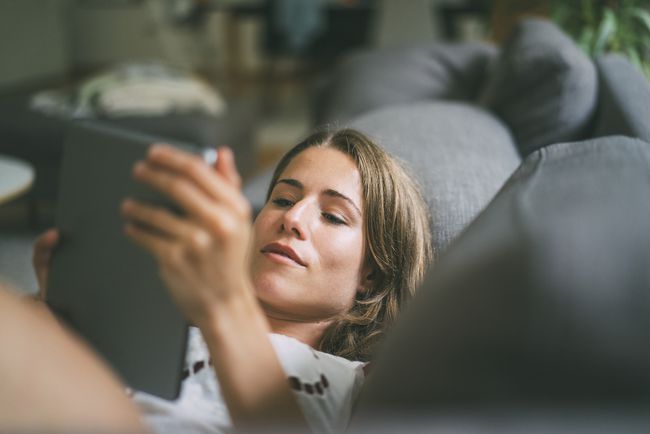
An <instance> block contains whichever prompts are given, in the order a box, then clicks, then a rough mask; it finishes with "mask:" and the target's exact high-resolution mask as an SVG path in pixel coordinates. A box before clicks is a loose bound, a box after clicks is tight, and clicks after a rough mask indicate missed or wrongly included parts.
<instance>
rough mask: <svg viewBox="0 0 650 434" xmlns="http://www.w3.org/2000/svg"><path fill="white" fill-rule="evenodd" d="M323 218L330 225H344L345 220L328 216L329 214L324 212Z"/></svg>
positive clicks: (331, 215)
mask: <svg viewBox="0 0 650 434" xmlns="http://www.w3.org/2000/svg"><path fill="white" fill-rule="evenodd" d="M323 217H325V220H327V221H328V222H330V223H332V224H335V225H344V224H345V220H343V219H341V218H339V217H337V216H335V215H334V214H330V213H327V212H326V213H323Z"/></svg>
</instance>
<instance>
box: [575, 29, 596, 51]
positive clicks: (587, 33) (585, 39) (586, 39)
mask: <svg viewBox="0 0 650 434" xmlns="http://www.w3.org/2000/svg"><path fill="white" fill-rule="evenodd" d="M593 38H594V32H593V31H592V30H591V29H590V28H588V27H585V28H583V29H582V32H581V33H580V37H579V38H578V46H579V47H580V48H581V49H582V51H584V52H585V53H587V54H588V55H593V53H592V51H591V47H592V44H591V41H592V40H593Z"/></svg>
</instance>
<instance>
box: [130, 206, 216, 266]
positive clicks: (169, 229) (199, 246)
mask: <svg viewBox="0 0 650 434" xmlns="http://www.w3.org/2000/svg"><path fill="white" fill-rule="evenodd" d="M122 215H123V216H124V217H125V218H127V219H129V220H130V222H129V223H127V228H126V230H127V234H128V235H130V236H131V235H133V237H132V238H134V240H136V241H137V242H138V244H140V245H141V246H142V247H144V248H146V249H147V250H149V251H150V252H151V253H153V254H154V255H155V256H157V257H158V258H161V259H164V258H167V259H169V258H168V257H169V251H170V250H171V249H182V250H183V251H184V252H186V253H189V254H192V255H200V254H202V253H203V252H205V251H206V250H208V249H209V248H210V247H211V246H212V237H211V236H210V234H209V233H207V232H206V231H205V230H204V229H203V228H202V227H201V226H198V225H196V224H194V223H192V222H191V221H188V220H186V219H183V218H180V217H177V216H175V215H173V214H171V213H170V212H169V211H167V210H165V209H161V208H157V207H153V206H149V205H145V204H142V203H139V202H137V201H135V200H133V199H127V200H125V201H124V202H123V203H122Z"/></svg>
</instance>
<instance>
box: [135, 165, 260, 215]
mask: <svg viewBox="0 0 650 434" xmlns="http://www.w3.org/2000/svg"><path fill="white" fill-rule="evenodd" d="M134 175H135V177H136V178H137V179H138V180H139V181H142V182H145V183H147V184H149V185H150V186H152V187H153V188H155V189H156V190H158V191H161V192H163V193H165V194H166V195H167V196H169V197H170V198H171V199H173V200H174V201H175V202H176V203H177V204H178V205H180V206H181V207H182V208H183V209H184V210H185V211H186V212H187V213H188V214H189V215H191V216H193V217H195V218H197V219H198V220H200V221H203V222H212V221H213V220H214V218H215V210H217V209H219V208H222V207H228V208H229V209H232V210H234V211H235V212H236V213H237V214H238V215H239V216H240V217H242V218H244V217H247V216H248V215H249V213H250V211H249V209H250V206H249V205H248V203H247V202H246V200H245V199H244V198H243V196H241V194H239V192H238V191H236V190H235V189H233V188H232V187H229V186H228V185H227V184H226V183H225V182H223V180H219V182H220V183H221V186H220V187H217V188H216V189H215V191H214V192H213V195H212V197H210V196H208V195H206V193H205V191H204V190H203V189H200V188H197V187H196V185H195V184H194V183H193V182H192V180H190V179H188V178H186V177H184V176H181V175H178V174H176V173H174V172H171V171H169V170H164V169H160V168H158V167H153V166H152V165H151V164H149V163H147V162H139V163H138V164H136V167H135V169H134ZM211 199H212V200H211ZM215 200H216V201H217V202H216V203H215Z"/></svg>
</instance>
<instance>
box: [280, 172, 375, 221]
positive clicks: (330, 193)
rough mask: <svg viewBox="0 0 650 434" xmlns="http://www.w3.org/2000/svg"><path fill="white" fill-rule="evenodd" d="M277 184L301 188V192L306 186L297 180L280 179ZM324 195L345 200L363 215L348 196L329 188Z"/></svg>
mask: <svg viewBox="0 0 650 434" xmlns="http://www.w3.org/2000/svg"><path fill="white" fill-rule="evenodd" d="M277 184H287V185H291V186H292V187H296V188H299V189H301V190H304V188H305V186H304V185H303V184H302V182H300V181H298V180H297V179H293V178H282V179H278V181H277V182H276V185H277ZM322 194H325V195H327V196H331V197H338V198H340V199H343V200H344V201H346V202H347V203H349V204H350V205H352V207H353V208H354V210H355V211H356V212H357V213H358V214H359V215H360V216H361V215H362V214H361V210H360V209H359V207H358V206H357V204H356V203H354V201H353V200H352V199H350V198H349V197H347V196H346V195H344V194H343V193H341V192H339V191H336V190H334V189H331V188H328V189H327V190H324V191H323V193H322Z"/></svg>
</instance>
